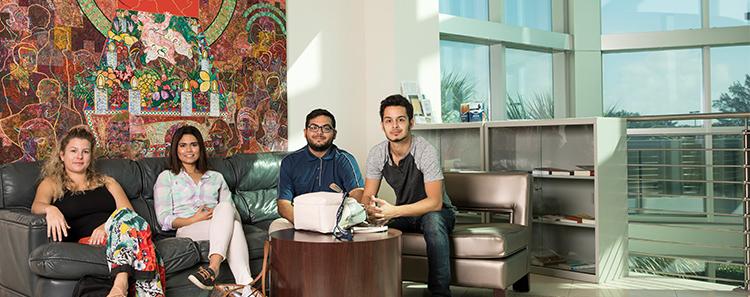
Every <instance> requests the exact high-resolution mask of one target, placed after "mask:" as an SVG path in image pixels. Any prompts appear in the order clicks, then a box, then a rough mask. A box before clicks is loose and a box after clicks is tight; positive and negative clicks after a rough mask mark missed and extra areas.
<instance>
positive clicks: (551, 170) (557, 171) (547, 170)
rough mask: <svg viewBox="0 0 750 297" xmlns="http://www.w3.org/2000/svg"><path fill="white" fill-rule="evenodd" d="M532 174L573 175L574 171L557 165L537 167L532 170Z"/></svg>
mask: <svg viewBox="0 0 750 297" xmlns="http://www.w3.org/2000/svg"><path fill="white" fill-rule="evenodd" d="M531 174H532V175H562V176H566V175H572V174H573V171H571V170H567V169H562V168H555V167H537V168H534V169H532V170H531Z"/></svg>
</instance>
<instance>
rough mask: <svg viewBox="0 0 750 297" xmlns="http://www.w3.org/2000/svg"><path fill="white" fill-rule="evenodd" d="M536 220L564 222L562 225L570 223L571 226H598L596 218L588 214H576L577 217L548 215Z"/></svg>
mask: <svg viewBox="0 0 750 297" xmlns="http://www.w3.org/2000/svg"><path fill="white" fill-rule="evenodd" d="M536 219H537V220H538V221H541V222H562V223H570V224H586V225H596V220H595V219H594V217H592V216H590V215H588V214H576V215H554V214H547V215H542V216H537V217H536Z"/></svg>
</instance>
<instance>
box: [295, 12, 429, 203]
mask: <svg viewBox="0 0 750 297" xmlns="http://www.w3.org/2000/svg"><path fill="white" fill-rule="evenodd" d="M287 32H288V39H287V56H288V59H289V60H288V65H289V71H288V77H287V89H288V95H289V97H288V100H289V101H288V104H289V115H288V116H289V149H290V150H296V149H297V148H299V147H302V146H304V145H305V140H304V137H303V136H302V129H303V128H304V119H305V115H306V114H307V113H308V112H310V110H312V109H314V108H318V107H321V108H326V109H329V110H330V111H331V112H332V113H333V114H334V115H335V116H336V120H337V129H338V130H339V132H338V137H337V139H336V141H335V143H336V144H337V145H338V146H339V147H341V148H344V149H346V150H347V151H349V152H351V153H352V154H353V155H354V156H355V157H356V158H357V161H358V162H359V165H360V167H361V169H362V170H363V171H364V170H365V168H364V166H365V161H366V160H367V152H368V151H369V149H370V148H371V147H372V146H373V145H375V144H377V143H379V142H381V141H383V140H385V138H384V136H383V132H382V131H381V129H380V117H379V106H380V101H381V100H382V99H383V98H385V97H386V96H388V95H391V94H396V93H400V92H401V89H400V86H401V85H400V83H401V81H404V80H408V81H417V82H418V83H419V85H420V87H421V89H422V92H423V93H424V94H425V96H427V98H429V99H431V101H432V102H434V103H433V104H432V109H433V114H437V115H438V117H439V112H440V105H439V104H437V102H440V57H439V54H440V48H439V46H440V43H439V28H438V1H433V0H316V1H310V0H287ZM383 184H385V183H383ZM380 195H381V196H383V197H385V198H392V196H393V193H392V191H391V190H390V189H388V188H381V193H380Z"/></svg>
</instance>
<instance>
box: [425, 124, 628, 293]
mask: <svg viewBox="0 0 750 297" xmlns="http://www.w3.org/2000/svg"><path fill="white" fill-rule="evenodd" d="M414 133H415V134H416V135H420V136H423V137H425V138H426V139H427V140H428V141H430V142H431V143H432V144H433V145H435V146H436V147H437V148H438V150H439V151H440V156H441V162H442V165H443V170H445V171H450V170H486V171H526V172H530V173H531V172H534V169H539V168H543V167H544V168H558V169H564V170H570V171H571V172H572V171H573V170H576V169H580V168H579V166H580V165H583V166H593V171H594V176H574V175H551V174H550V175H547V174H544V175H538V174H533V175H532V184H533V185H532V189H533V191H532V193H531V199H532V202H531V204H532V221H533V224H532V242H531V253H532V263H531V271H532V272H534V273H539V274H545V275H551V276H556V277H562V278H568V279H575V280H581V281H587V282H593V283H600V282H606V281H608V280H612V279H617V278H620V277H623V276H625V275H626V274H627V262H626V261H627V204H626V202H627V199H626V197H625V192H626V191H625V189H626V173H627V172H626V166H625V164H626V154H625V121H624V120H623V119H619V118H577V119H555V120H520V121H517V120H516V121H496V122H484V123H467V124H426V125H417V126H415V128H414ZM577 214H584V215H588V216H592V217H594V222H593V223H591V222H588V223H577V222H570V221H567V222H566V221H550V220H549V217H548V218H547V219H542V216H544V215H548V216H550V215H560V216H565V215H568V216H569V215H577ZM469 217H471V215H469V214H466V218H465V219H467V221H471V220H472V219H470V218H469ZM479 219H481V220H482V221H502V220H504V219H505V218H504V217H503V216H497V215H495V216H490V215H480V218H479ZM473 220H476V218H475V219H473ZM550 255H553V256H559V258H560V259H562V260H564V262H563V263H557V264H548V265H543V264H542V263H540V262H539V261H538V259H545V256H550ZM535 256H538V257H536V258H535ZM547 259H549V257H548V258H547ZM560 259H558V260H560ZM558 262H559V261H558Z"/></svg>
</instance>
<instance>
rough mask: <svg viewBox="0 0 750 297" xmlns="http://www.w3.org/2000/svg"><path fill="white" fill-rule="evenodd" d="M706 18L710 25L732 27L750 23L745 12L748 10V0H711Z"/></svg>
mask: <svg viewBox="0 0 750 297" xmlns="http://www.w3.org/2000/svg"><path fill="white" fill-rule="evenodd" d="M710 5H711V6H710V8H709V9H708V13H709V15H710V18H709V20H708V22H709V24H710V25H711V27H733V26H746V25H750V21H748V19H747V17H746V13H748V12H750V0H711V2H710Z"/></svg>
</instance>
